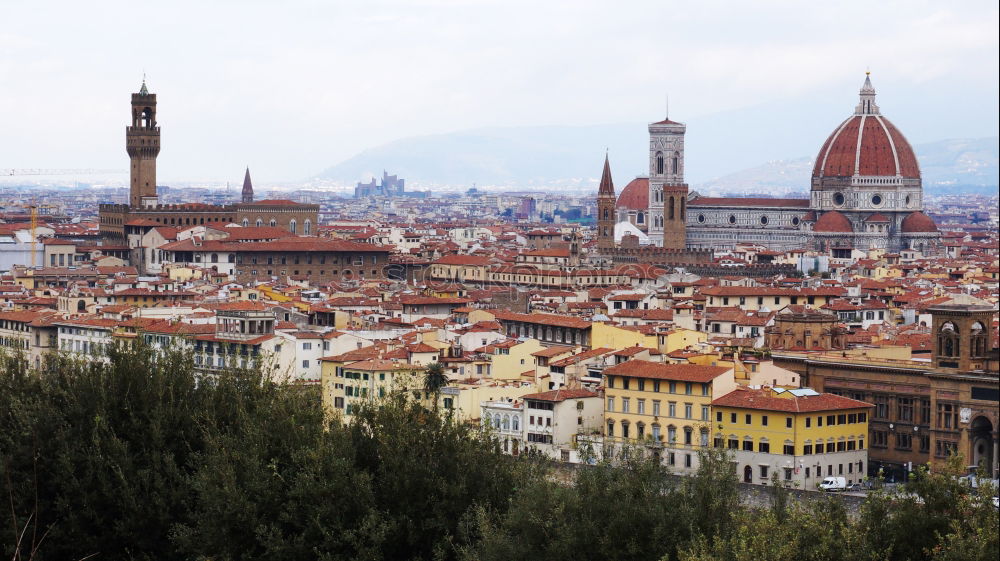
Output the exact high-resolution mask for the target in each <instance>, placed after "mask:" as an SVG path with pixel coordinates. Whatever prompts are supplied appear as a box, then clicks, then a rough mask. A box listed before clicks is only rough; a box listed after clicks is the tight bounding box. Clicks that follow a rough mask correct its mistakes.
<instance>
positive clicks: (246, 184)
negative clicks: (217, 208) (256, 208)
mask: <svg viewBox="0 0 1000 561" xmlns="http://www.w3.org/2000/svg"><path fill="white" fill-rule="evenodd" d="M242 202H244V203H252V202H253V183H251V182H250V168H249V167H248V168H247V173H246V175H244V176H243V199H242Z"/></svg>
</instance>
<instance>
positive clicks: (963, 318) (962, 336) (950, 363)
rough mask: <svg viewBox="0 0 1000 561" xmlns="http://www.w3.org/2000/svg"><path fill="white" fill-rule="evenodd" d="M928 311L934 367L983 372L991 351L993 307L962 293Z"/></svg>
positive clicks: (994, 310) (994, 309)
mask: <svg viewBox="0 0 1000 561" xmlns="http://www.w3.org/2000/svg"><path fill="white" fill-rule="evenodd" d="M927 311H928V312H930V314H931V318H932V326H931V329H932V331H931V334H932V339H933V342H934V355H933V356H934V368H935V369H938V368H943V369H955V370H960V371H962V372H968V371H970V370H982V369H984V368H985V365H986V359H987V357H988V355H989V353H990V351H991V350H992V349H993V315H994V314H995V313H996V308H995V307H994V306H993V305H992V304H990V303H989V302H986V301H985V300H980V299H979V298H975V297H973V296H969V295H966V294H961V295H959V296H956V297H955V298H953V299H952V300H951V301H950V302H947V303H945V304H938V305H936V306H932V307H930V308H928V309H927Z"/></svg>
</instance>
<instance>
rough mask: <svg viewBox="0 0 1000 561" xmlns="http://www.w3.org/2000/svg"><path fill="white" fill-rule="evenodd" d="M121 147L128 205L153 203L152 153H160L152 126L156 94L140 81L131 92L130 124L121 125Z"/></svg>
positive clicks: (157, 138)
mask: <svg viewBox="0 0 1000 561" xmlns="http://www.w3.org/2000/svg"><path fill="white" fill-rule="evenodd" d="M125 149H126V151H127V152H128V157H129V159H130V160H131V166H130V168H129V176H130V182H129V205H131V206H132V207H133V208H138V207H146V206H154V205H156V156H157V155H158V154H159V153H160V127H158V126H156V94H151V93H149V90H148V89H146V80H143V81H142V87H141V88H139V93H134V94H132V124H131V125H130V126H128V127H125Z"/></svg>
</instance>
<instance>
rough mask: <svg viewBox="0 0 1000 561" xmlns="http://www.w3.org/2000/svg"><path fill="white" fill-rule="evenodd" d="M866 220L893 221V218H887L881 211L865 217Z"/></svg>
mask: <svg viewBox="0 0 1000 561" xmlns="http://www.w3.org/2000/svg"><path fill="white" fill-rule="evenodd" d="M865 222H891V220H889V219H888V218H886V217H885V215H884V214H882V213H881V212H876V213H875V214H873V215H871V216H869V217H868V218H865Z"/></svg>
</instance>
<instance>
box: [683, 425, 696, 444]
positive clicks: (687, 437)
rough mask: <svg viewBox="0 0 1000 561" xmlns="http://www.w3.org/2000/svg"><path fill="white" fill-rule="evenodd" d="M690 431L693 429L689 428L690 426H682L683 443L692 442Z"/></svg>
mask: <svg viewBox="0 0 1000 561" xmlns="http://www.w3.org/2000/svg"><path fill="white" fill-rule="evenodd" d="M692 432H694V431H692V430H691V427H684V444H687V445H690V444H691V442H692V440H691V433H692Z"/></svg>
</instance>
